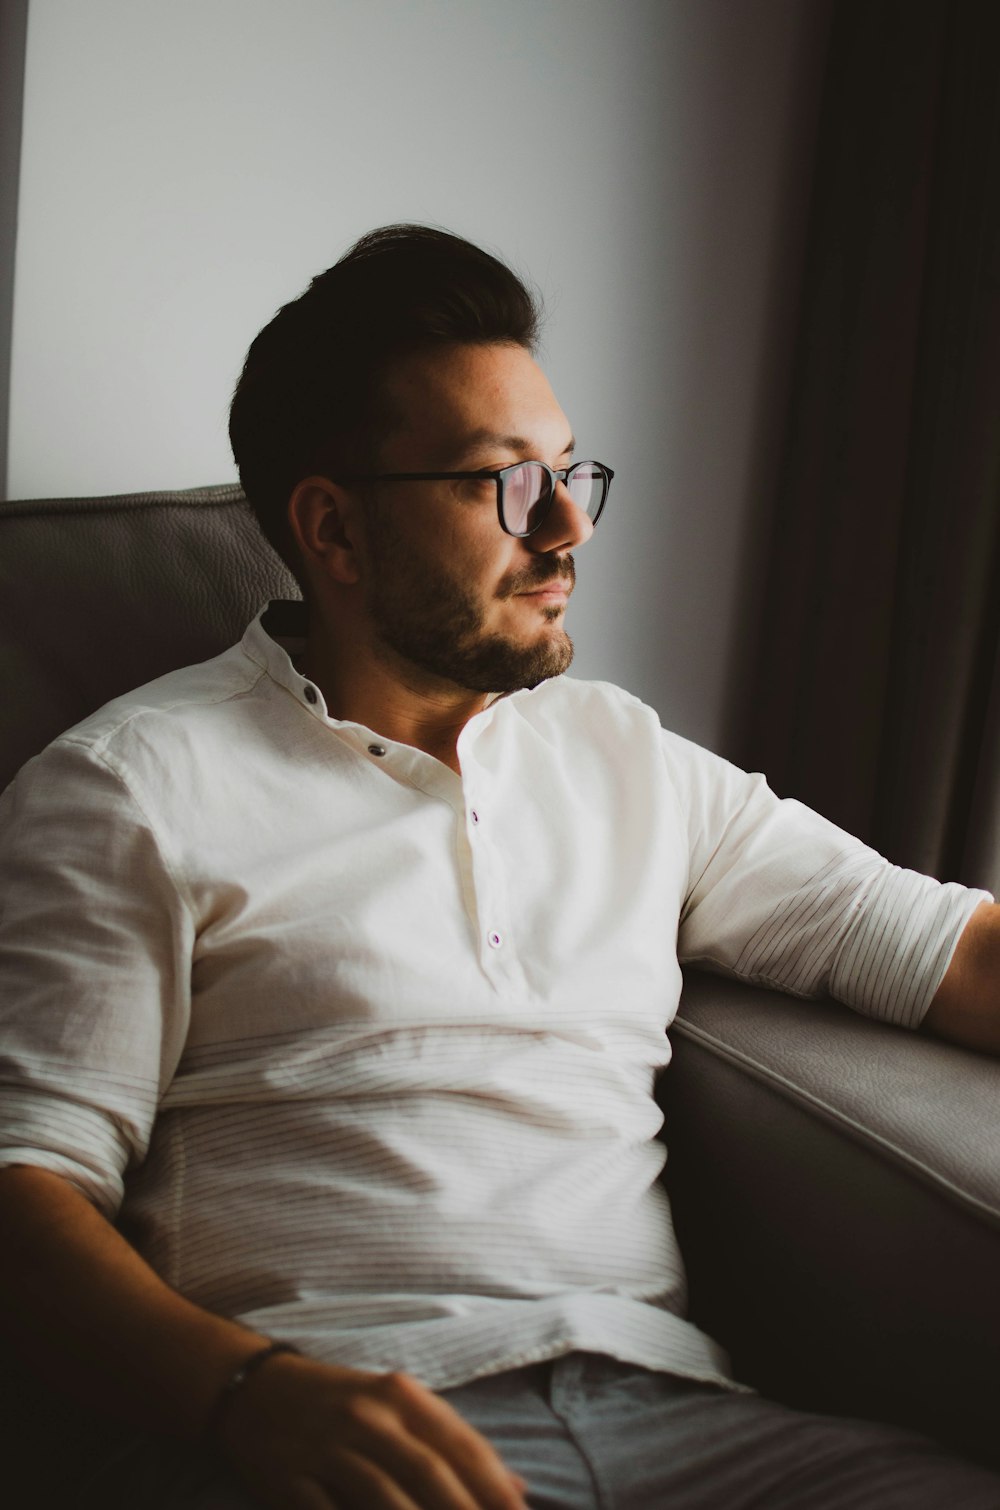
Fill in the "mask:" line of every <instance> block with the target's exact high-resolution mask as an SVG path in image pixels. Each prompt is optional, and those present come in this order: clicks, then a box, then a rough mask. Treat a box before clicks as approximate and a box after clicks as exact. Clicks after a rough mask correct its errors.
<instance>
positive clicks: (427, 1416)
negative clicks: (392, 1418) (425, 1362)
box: [380, 1374, 525, 1510]
mask: <svg viewBox="0 0 1000 1510" xmlns="http://www.w3.org/2000/svg"><path fill="white" fill-rule="evenodd" d="M381 1383H382V1389H381V1390H380V1396H381V1398H382V1399H384V1400H385V1403H386V1404H387V1405H388V1406H389V1407H390V1409H391V1410H392V1411H393V1413H394V1414H396V1415H397V1416H398V1417H399V1419H400V1421H401V1422H402V1423H403V1424H404V1426H406V1427H407V1428H408V1430H409V1432H410V1434H411V1435H412V1436H413V1437H415V1438H416V1439H417V1440H418V1441H420V1442H422V1443H424V1444H426V1446H427V1447H429V1448H431V1449H432V1452H433V1453H434V1454H435V1455H436V1456H437V1457H438V1458H439V1459H442V1460H443V1461H444V1462H445V1463H446V1464H447V1465H448V1467H449V1468H450V1469H451V1471H452V1472H453V1473H454V1474H455V1476H456V1478H457V1480H458V1481H459V1482H460V1483H461V1484H463V1485H465V1487H466V1489H467V1490H468V1492H469V1494H470V1495H471V1497H472V1504H473V1506H474V1507H475V1510H525V1502H524V1494H523V1491H524V1488H525V1485H524V1481H523V1480H522V1479H520V1478H517V1476H516V1475H514V1474H512V1473H511V1472H510V1470H509V1469H508V1468H507V1466H506V1464H505V1463H504V1462H503V1459H502V1458H501V1457H500V1454H499V1453H498V1452H497V1450H496V1448H495V1447H494V1446H493V1445H492V1443H491V1442H488V1441H487V1440H486V1438H485V1437H484V1436H481V1435H480V1433H479V1432H478V1431H476V1429H475V1427H474V1426H471V1425H470V1424H469V1422H468V1421H466V1420H465V1419H464V1417H462V1416H461V1415H459V1413H458V1411H456V1410H455V1409H454V1408H453V1406H451V1405H449V1404H448V1402H447V1400H443V1399H442V1398H441V1396H440V1395H437V1394H434V1393H433V1392H432V1391H431V1390H429V1389H427V1388H426V1387H425V1386H424V1385H422V1384H420V1383H419V1381H418V1380H416V1379H414V1378H412V1377H411V1376H410V1375H408V1374H388V1375H386V1376H385V1378H384V1379H383V1380H382V1381H381Z"/></svg>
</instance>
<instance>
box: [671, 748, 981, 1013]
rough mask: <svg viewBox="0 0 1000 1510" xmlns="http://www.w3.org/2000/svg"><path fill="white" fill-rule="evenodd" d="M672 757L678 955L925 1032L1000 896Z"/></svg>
mask: <svg viewBox="0 0 1000 1510" xmlns="http://www.w3.org/2000/svg"><path fill="white" fill-rule="evenodd" d="M665 753H666V759H667V763H668V767H669V769H670V772H671V777H672V779H673V781H674V784H675V787H676V788H677V790H678V795H679V798H680V801H681V805H682V808H683V810H684V814H685V819H686V822H687V825H688V840H689V846H690V849H689V853H690V870H689V885H688V893H687V897H686V900H685V904H684V908H683V911H682V915H681V925H680V932H679V938H678V952H679V955H680V958H681V961H682V962H683V963H691V964H695V963H696V964H701V965H707V966H709V967H711V968H715V969H718V970H721V971H724V972H726V973H727V974H732V975H736V976H738V977H740V978H741V979H743V980H747V981H752V982H754V983H756V984H760V985H769V986H775V987H777V988H778V989H780V990H782V991H786V992H789V993H791V994H792V995H796V996H802V997H810V998H817V997H823V996H833V997H835V998H837V999H838V1000H839V1001H843V1002H845V1003H846V1004H847V1005H848V1006H850V1007H853V1008H854V1009H855V1010H856V1011H859V1012H863V1013H865V1014H866V1015H869V1016H873V1017H879V1018H882V1019H884V1020H886V1021H890V1022H894V1023H897V1024H898V1025H899V1026H901V1027H916V1026H917V1025H918V1024H919V1023H920V1021H921V1019H922V1018H923V1016H924V1013H925V1012H926V1011H927V1008H928V1007H929V1006H930V1003H931V1000H932V998H933V996H934V992H935V991H936V990H937V987H938V985H939V984H940V982H941V979H942V978H943V976H944V973H945V971H946V970H947V968H948V965H949V963H950V961H951V957H952V955H953V953H954V951H955V947H956V945H957V943H958V940H959V938H960V937H961V934H962V931H963V929H964V928H965V925H966V923H967V922H968V921H969V918H970V917H971V916H972V913H973V912H974V911H975V909H976V907H978V905H979V903H980V902H982V901H991V900H992V898H991V897H990V895H989V893H988V892H984V891H977V890H973V889H970V888H968V887H965V886H959V885H957V884H955V883H950V882H949V883H942V882H940V881H937V880H934V879H933V878H932V877H930V876H924V875H919V874H918V873H917V872H915V871H911V870H905V869H902V868H901V867H899V866H896V865H892V864H890V863H889V861H888V860H886V859H884V858H883V856H881V855H879V854H878V853H877V852H876V851H875V850H873V849H870V848H869V847H868V846H867V845H865V844H862V843H861V842H860V840H858V839H855V838H853V837H852V836H851V835H850V834H848V833H845V832H844V830H843V829H840V828H838V827H837V826H836V825H835V824H833V823H830V822H828V821H827V820H826V819H825V818H823V817H821V816H820V815H819V814H818V813H815V812H813V811H812V810H811V809H810V808H808V807H804V806H803V805H802V803H800V802H796V801H794V800H791V799H784V800H782V799H779V798H778V797H776V796H775V794H774V793H773V792H772V791H771V790H770V788H769V787H768V786H767V784H766V782H765V781H764V778H763V777H762V776H757V775H747V774H746V773H745V772H743V771H741V770H739V769H738V768H737V767H736V766H733V765H730V764H729V763H728V762H727V761H725V760H721V759H719V757H718V756H715V755H712V754H710V753H709V752H707V751H705V750H700V749H698V748H697V747H696V746H693V745H689V744H688V743H687V742H686V741H684V740H678V739H677V737H676V736H673V735H670V736H666V743H665Z"/></svg>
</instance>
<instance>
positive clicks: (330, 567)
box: [288, 477, 361, 585]
mask: <svg viewBox="0 0 1000 1510" xmlns="http://www.w3.org/2000/svg"><path fill="white" fill-rule="evenodd" d="M288 523H289V525H290V527H291V531H292V534H293V536H294V537H295V543H296V545H297V546H298V549H299V554H300V556H301V558H302V561H303V564H304V566H305V569H306V571H307V572H308V573H309V574H310V576H311V575H312V574H313V573H314V572H318V573H319V575H320V576H322V577H326V578H327V579H328V580H330V581H333V582H341V583H345V584H348V585H350V584H352V583H355V582H358V581H360V580H361V558H360V556H359V553H358V545H359V539H358V536H359V533H360V512H359V508H358V504H357V500H356V499H354V498H352V497H351V495H350V494H349V493H347V492H346V491H345V489H344V488H342V487H340V486H339V485H338V484H337V483H334V482H330V481H329V479H328V478H326V477H305V478H303V479H302V481H301V482H300V483H297V484H296V487H295V490H294V492H293V493H292V496H291V498H290V499H289V500H288Z"/></svg>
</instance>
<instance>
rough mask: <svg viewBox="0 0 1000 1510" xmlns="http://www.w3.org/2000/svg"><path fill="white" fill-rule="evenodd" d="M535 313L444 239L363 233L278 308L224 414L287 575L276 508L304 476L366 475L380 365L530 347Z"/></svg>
mask: <svg viewBox="0 0 1000 1510" xmlns="http://www.w3.org/2000/svg"><path fill="white" fill-rule="evenodd" d="M539 319H540V311H539V306H538V303H537V301H536V299H535V298H534V297H533V296H532V294H531V293H529V291H528V289H527V288H526V287H525V285H524V284H523V283H522V282H521V280H520V279H519V278H518V277H516V275H515V274H514V273H513V272H511V270H510V268H508V267H506V266H505V265H504V264H503V263H502V262H500V261H498V260H497V258H496V257H493V256H491V255H490V253H489V252H485V251H483V250H482V249H481V248H479V247H477V246H473V245H472V243H471V242H469V241H463V240H462V238H461V237H460V236H453V235H451V234H450V233H449V232H448V231H442V230H438V229H435V228H434V227H431V226H422V225H389V226H383V227H382V228H381V229H380V230H375V231H370V232H369V233H368V235H366V236H362V238H361V240H360V241H358V242H356V243H355V245H354V246H352V247H351V249H350V251H348V252H346V253H345V254H344V256H343V257H341V259H340V261H339V262H337V263H335V264H334V266H333V267H331V268H329V269H328V270H327V271H326V272H325V273H320V274H319V276H318V277H316V278H314V279H313V281H312V282H311V283H310V285H309V287H308V288H307V289H306V291H305V293H303V294H302V295H300V297H299V298H298V299H295V300H293V301H292V302H291V303H290V304H286V305H285V306H284V307H283V308H282V309H279V311H278V313H277V314H276V315H275V317H274V319H273V320H272V321H271V322H270V324H269V325H265V327H264V329H263V330H262V331H261V333H260V335H259V336H257V338H256V340H255V341H254V343H253V345H252V346H251V347H250V350H249V352H248V353H247V359H246V362H245V363H244V366H243V371H242V373H241V375H240V379H239V382H238V383H237V385H236V392H235V393H234V395H233V403H232V408H231V410H230V415H229V438H230V441H231V442H232V447H233V455H234V456H235V458H236V465H237V467H238V468H239V473H240V481H241V482H242V484H243V490H244V492H245V493H246V496H247V499H248V500H249V502H250V505H251V507H252V508H253V510H254V513H255V514H256V516H257V519H258V521H259V522H260V526H261V529H262V530H263V531H264V534H265V535H266V536H267V538H268V539H269V540H270V542H271V544H272V545H273V546H275V548H276V549H277V550H278V551H279V552H280V553H281V555H282V556H283V557H284V558H285V560H286V561H287V562H288V564H289V565H290V566H291V567H292V570H293V571H296V572H297V573H298V570H299V566H298V561H297V559H296V552H295V550H294V547H293V544H292V539H291V532H290V530H289V527H288V521H287V515H286V510H287V506H288V500H289V498H290V497H291V494H292V491H293V489H294V487H295V485H296V483H298V482H300V481H301V480H302V478H303V477H308V476H309V475H310V473H313V472H315V473H318V474H321V475H327V476H331V475H335V471H336V470H337V469H341V470H346V471H363V470H366V469H368V468H370V467H371V466H372V465H373V463H374V461H375V457H376V454H377V448H378V444H379V441H380V440H381V438H382V437H383V435H384V434H385V433H386V431H387V430H388V429H389V427H390V425H391V423H392V416H391V415H390V414H389V412H388V410H387V408H386V406H385V402H384V400H383V398H382V384H383V380H384V378H385V376H386V373H387V371H388V369H389V368H390V367H391V365H392V364H393V363H394V362H396V361H398V360H399V359H400V358H401V357H403V356H408V355H410V354H411V353H413V352H417V351H423V350H428V349H432V348H433V347H435V346H445V345H451V344H456V343H459V344H470V345H486V344H493V343H509V344H512V345H518V346H524V347H526V348H527V349H528V350H534V348H535V344H536V341H537V338H538V327H539Z"/></svg>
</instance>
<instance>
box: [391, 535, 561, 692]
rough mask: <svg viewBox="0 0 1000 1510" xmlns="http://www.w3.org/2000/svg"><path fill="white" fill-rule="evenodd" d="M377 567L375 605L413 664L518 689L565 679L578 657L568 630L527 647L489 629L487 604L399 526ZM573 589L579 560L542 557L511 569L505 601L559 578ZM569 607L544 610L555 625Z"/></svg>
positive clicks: (483, 686) (502, 592)
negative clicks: (416, 547) (418, 552)
mask: <svg viewBox="0 0 1000 1510" xmlns="http://www.w3.org/2000/svg"><path fill="white" fill-rule="evenodd" d="M373 545H374V546H375V554H376V556H377V560H376V563H375V565H376V570H375V572H374V574H373V577H372V579H371V586H370V588H369V594H368V610H369V612H370V614H371V617H372V622H373V624H374V626H375V631H376V634H377V636H378V638H379V640H380V641H381V643H382V645H383V647H384V648H385V649H386V650H388V651H390V652H393V653H394V654H395V655H396V656H398V657H400V658H401V659H402V660H404V661H408V662H409V663H410V664H411V665H412V666H417V667H419V668H420V670H421V671H424V672H429V673H430V674H431V675H432V676H434V677H438V678H440V679H441V680H443V681H448V682H452V683H454V684H455V685H456V686H458V687H464V688H466V689H468V690H469V691H471V692H517V691H520V689H521V688H523V687H537V686H538V684H539V682H544V681H546V680H547V679H548V678H549V677H553V676H560V675H561V674H562V673H563V672H564V671H565V670H567V668H568V667H569V665H570V662H571V661H572V659H573V641H572V640H571V639H570V637H569V635H568V634H567V633H566V631H565V629H562V628H561V627H560V628H559V629H554V630H553V631H552V632H550V633H549V634H546V635H543V636H541V637H540V638H539V639H538V640H537V641H536V642H535V643H534V644H530V645H521V644H518V643H517V641H515V640H510V639H506V638H505V637H504V636H503V635H500V634H488V633H486V631H485V629H484V627H483V626H484V624H485V622H486V612H485V609H484V608H483V607H482V606H481V605H480V604H479V603H477V602H476V600H475V598H474V597H473V596H472V595H471V593H469V592H468V591H467V590H466V589H465V588H464V587H463V586H462V584H461V582H460V581H458V579H457V578H455V577H453V576H452V575H451V573H450V572H448V571H446V570H445V569H444V568H443V567H440V566H432V565H430V564H429V563H427V562H421V561H419V560H417V559H416V558H415V557H414V555H413V553H412V551H411V550H410V549H408V548H407V547H406V546H404V545H403V544H402V542H400V541H399V540H397V539H396V537H395V536H394V535H393V533H392V532H391V530H386V529H384V528H382V529H378V530H377V540H375V541H373ZM557 577H558V578H560V579H561V580H563V581H565V582H568V583H569V585H570V586H572V584H573V582H574V581H575V578H576V571H575V567H574V565H573V557H572V556H569V555H564V556H552V557H546V556H538V557H537V558H536V559H535V560H534V561H532V562H531V565H530V566H529V567H526V568H525V570H524V571H522V572H517V573H511V574H510V575H509V576H508V577H506V578H505V579H504V580H503V581H502V582H501V584H500V586H499V587H498V589H497V591H496V597H497V598H500V599H504V598H511V597H514V596H515V595H516V594H517V593H521V592H525V591H530V590H531V589H532V588H535V587H541V586H543V585H544V584H545V583H546V582H551V581H552V580H553V579H554V578H557ZM562 612H563V609H562V607H561V606H557V605H555V604H551V605H548V606H546V607H544V608H542V609H541V610H540V613H541V615H542V617H543V618H546V619H548V620H549V621H550V622H552V623H554V622H555V621H556V620H557V619H558V618H559V617H560V615H561V614H562Z"/></svg>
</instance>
